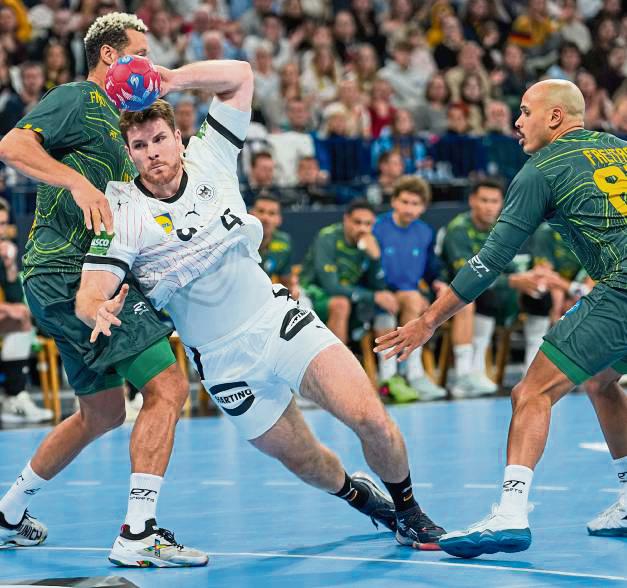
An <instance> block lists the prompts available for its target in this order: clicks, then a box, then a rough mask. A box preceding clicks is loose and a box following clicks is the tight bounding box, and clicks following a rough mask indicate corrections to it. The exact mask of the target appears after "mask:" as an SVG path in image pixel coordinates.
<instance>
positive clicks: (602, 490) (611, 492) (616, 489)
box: [599, 488, 621, 494]
mask: <svg viewBox="0 0 627 588" xmlns="http://www.w3.org/2000/svg"><path fill="white" fill-rule="evenodd" d="M599 492H609V493H610V494H620V493H621V490H620V488H601V490H599Z"/></svg>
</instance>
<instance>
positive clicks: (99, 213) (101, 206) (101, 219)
mask: <svg viewBox="0 0 627 588" xmlns="http://www.w3.org/2000/svg"><path fill="white" fill-rule="evenodd" d="M83 180H84V181H81V183H80V184H79V185H78V186H76V187H74V188H72V189H71V192H72V196H73V198H74V201H75V202H76V204H78V206H79V208H80V209H81V210H82V211H83V218H84V219H85V226H86V227H87V228H88V229H90V230H92V229H93V231H94V233H96V234H97V235H99V234H100V232H101V230H102V225H103V224H104V227H105V231H106V232H107V233H108V234H109V235H112V234H113V214H112V213H111V207H110V206H109V201H108V200H107V199H106V197H105V195H104V194H103V193H102V192H101V191H100V190H98V189H97V188H95V187H94V186H93V185H92V184H91V183H90V182H89V180H87V179H86V178H83Z"/></svg>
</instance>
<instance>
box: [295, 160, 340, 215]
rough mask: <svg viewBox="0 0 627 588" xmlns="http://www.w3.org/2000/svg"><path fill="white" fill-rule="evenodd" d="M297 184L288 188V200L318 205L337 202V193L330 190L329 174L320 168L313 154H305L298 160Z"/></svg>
mask: <svg viewBox="0 0 627 588" xmlns="http://www.w3.org/2000/svg"><path fill="white" fill-rule="evenodd" d="M296 173H297V176H298V181H297V184H296V186H294V187H293V188H291V189H288V190H286V191H285V192H286V200H289V201H290V202H294V203H295V204H296V205H297V206H308V205H309V206H312V205H313V206H314V207H316V206H318V205H327V204H334V203H335V194H333V192H331V191H330V190H329V187H328V184H327V183H328V174H326V173H325V172H323V171H322V170H321V169H320V165H319V164H318V160H317V159H316V158H315V157H314V156H313V155H305V156H303V157H301V158H300V160H299V161H298V169H297V172H296Z"/></svg>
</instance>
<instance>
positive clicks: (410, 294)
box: [373, 176, 446, 400]
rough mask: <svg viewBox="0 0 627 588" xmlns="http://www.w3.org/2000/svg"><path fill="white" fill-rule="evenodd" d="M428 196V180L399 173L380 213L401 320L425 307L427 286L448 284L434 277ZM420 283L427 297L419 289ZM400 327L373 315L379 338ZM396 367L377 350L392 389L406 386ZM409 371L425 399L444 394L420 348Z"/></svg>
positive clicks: (384, 258)
mask: <svg viewBox="0 0 627 588" xmlns="http://www.w3.org/2000/svg"><path fill="white" fill-rule="evenodd" d="M430 201H431V189H430V187H429V184H427V182H426V181H425V180H423V179H422V178H419V177H416V176H403V177H401V178H400V179H399V180H398V181H397V182H396V183H395V184H394V189H393V192H392V199H391V204H392V211H391V212H387V213H385V214H382V215H381V216H379V218H378V220H377V223H376V225H375V227H374V230H373V233H374V236H375V237H376V238H377V241H378V242H379V246H380V247H381V263H382V266H383V272H384V275H385V278H384V279H385V283H386V285H387V287H388V289H389V290H390V291H392V292H394V294H395V296H396V298H397V301H398V305H399V313H398V319H400V323H401V325H404V324H405V323H406V322H408V321H410V320H412V318H413V317H415V316H417V315H418V316H419V315H420V314H422V313H423V312H424V311H425V310H426V309H427V307H428V306H429V301H428V299H427V297H426V296H429V288H428V286H431V288H432V289H433V291H435V292H436V293H437V292H438V290H439V289H440V288H441V287H445V284H444V283H443V282H440V281H438V280H437V279H436V278H437V276H438V271H439V266H440V264H439V261H438V258H437V257H436V255H435V253H434V250H433V249H434V243H435V233H434V231H433V229H432V228H431V227H430V226H429V225H428V224H426V223H425V222H423V221H421V220H420V216H421V215H422V214H423V213H424V211H425V210H426V208H427V206H428V204H429V202H430ZM421 282H422V283H423V288H424V289H425V290H426V292H425V294H426V296H425V294H423V293H421V292H420V291H419V288H420V283H421ZM396 326H397V317H396V316H394V315H391V314H389V313H384V312H382V313H380V314H378V315H377V317H376V319H375V334H376V336H377V337H379V336H381V335H383V334H385V333H388V332H389V331H390V330H392V329H394V328H396ZM397 370H398V364H397V362H396V361H395V360H394V359H389V360H386V359H384V357H383V354H379V377H380V380H381V381H382V382H385V383H387V384H388V386H389V387H390V389H391V388H392V387H394V386H397V385H402V378H401V377H400V375H398V373H397ZM406 375H407V380H408V381H409V385H410V386H411V387H412V388H414V390H416V392H418V395H419V397H420V398H421V399H422V400H434V399H438V398H443V397H445V396H446V390H444V388H441V387H440V386H436V385H435V384H434V383H433V382H432V381H431V380H430V379H429V377H428V376H426V375H425V372H424V368H423V365H422V355H421V353H420V352H417V353H414V354H412V355H410V356H409V358H408V360H407V362H406Z"/></svg>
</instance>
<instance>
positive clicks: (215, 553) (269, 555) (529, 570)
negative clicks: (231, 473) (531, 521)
mask: <svg viewBox="0 0 627 588" xmlns="http://www.w3.org/2000/svg"><path fill="white" fill-rule="evenodd" d="M19 549H20V551H22V550H25V549H27V550H31V549H34V550H36V551H111V549H110V548H108V547H45V546H41V545H36V546H34V547H20V548H19ZM207 553H208V554H209V555H212V556H214V557H259V558H273V557H276V558H281V559H316V560H322V561H359V562H372V563H374V562H381V563H394V564H409V565H415V566H436V567H446V568H472V569H474V570H495V571H499V572H520V573H523V574H539V575H545V576H564V577H568V578H588V579H591V580H611V581H614V582H627V577H626V576H601V575H598V574H586V573H576V572H563V571H561V570H541V569H534V568H513V567H508V566H493V565H482V564H471V563H463V561H462V560H460V562H459V563H457V562H455V563H454V562H447V561H420V560H415V559H391V558H377V557H349V556H341V555H301V554H293V553H272V552H267V553H266V552H248V551H208V552H207Z"/></svg>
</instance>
